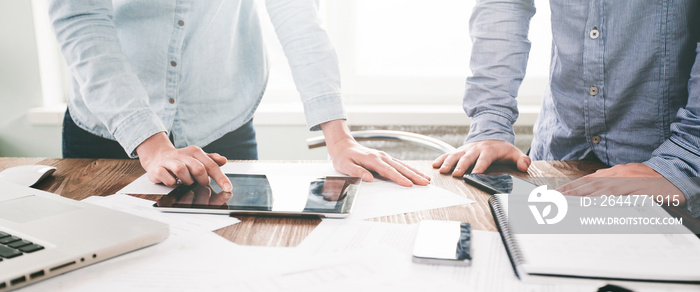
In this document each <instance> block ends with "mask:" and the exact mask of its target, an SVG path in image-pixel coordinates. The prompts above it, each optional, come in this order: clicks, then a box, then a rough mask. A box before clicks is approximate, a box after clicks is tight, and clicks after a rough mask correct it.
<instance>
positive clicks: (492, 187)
mask: <svg viewBox="0 0 700 292" xmlns="http://www.w3.org/2000/svg"><path fill="white" fill-rule="evenodd" d="M463 178H464V181H465V182H466V183H468V184H470V185H472V186H475V187H477V188H479V189H481V190H482V191H484V192H487V193H489V194H492V195H493V194H511V193H513V190H517V191H518V192H520V193H527V194H529V193H530V192H531V191H532V190H534V189H535V188H536V187H537V185H535V184H533V183H531V182H529V181H526V180H524V179H522V178H519V177H517V176H513V175H510V174H507V173H489V174H483V173H471V174H465V175H464V176H463Z"/></svg>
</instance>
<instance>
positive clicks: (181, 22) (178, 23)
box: [177, 20, 185, 26]
mask: <svg viewBox="0 0 700 292" xmlns="http://www.w3.org/2000/svg"><path fill="white" fill-rule="evenodd" d="M177 25H179V26H184V25H185V22H184V21H182V20H178V21H177Z"/></svg>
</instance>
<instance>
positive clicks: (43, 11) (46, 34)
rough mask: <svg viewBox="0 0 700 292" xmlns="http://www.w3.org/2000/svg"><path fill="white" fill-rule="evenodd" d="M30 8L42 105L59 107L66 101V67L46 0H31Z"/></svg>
mask: <svg viewBox="0 0 700 292" xmlns="http://www.w3.org/2000/svg"><path fill="white" fill-rule="evenodd" d="M32 9H33V15H34V29H35V35H36V44H37V52H38V54H39V55H38V58H39V72H40V78H41V90H42V95H43V97H44V106H45V107H60V106H63V105H64V104H65V103H66V83H67V81H66V80H67V77H68V75H67V74H68V73H67V72H68V69H67V67H66V62H65V60H64V59H63V56H62V55H61V51H60V50H59V48H58V44H57V42H56V37H55V36H54V33H53V30H52V29H51V24H50V21H49V15H48V11H49V4H48V1H46V0H32Z"/></svg>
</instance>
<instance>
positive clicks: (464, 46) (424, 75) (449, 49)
mask: <svg viewBox="0 0 700 292" xmlns="http://www.w3.org/2000/svg"><path fill="white" fill-rule="evenodd" d="M474 3H475V1H474V0H467V1H465V0H432V1H425V0H354V1H333V0H321V2H320V8H319V12H320V14H321V16H322V18H323V19H324V23H325V26H326V29H327V31H328V33H329V35H330V37H331V39H332V41H333V43H334V45H335V48H336V50H337V52H338V56H339V60H340V68H341V74H342V82H343V94H344V98H345V103H346V104H348V105H358V104H361V105H370V104H400V105H405V104H416V105H420V104H433V105H435V104H442V105H456V106H460V105H461V99H462V95H463V92H464V82H465V79H466V77H467V76H468V75H469V74H470V72H469V56H470V49H471V42H470V38H469V28H468V26H469V17H470V15H471V9H472V7H473V6H474ZM537 5H538V13H537V14H536V15H535V17H534V18H533V20H532V23H531V26H530V34H529V38H530V40H531V42H532V48H531V52H530V58H529V63H528V72H527V76H526V78H525V80H524V81H523V84H522V86H521V89H520V93H519V95H520V97H519V102H520V104H522V105H533V106H539V103H540V99H541V95H542V94H543V92H544V88H545V86H546V84H547V76H548V69H549V66H548V65H549V57H550V46H551V30H550V27H549V19H550V17H549V3H548V2H547V1H538V2H537ZM261 14H263V15H265V13H261ZM262 22H263V27H264V30H265V34H266V36H265V37H266V41H267V46H268V50H269V53H270V57H271V64H272V68H271V76H270V82H269V86H268V91H267V92H268V96H266V98H265V100H264V101H263V102H264V103H268V104H269V103H279V102H285V101H287V102H290V103H292V102H298V101H297V100H294V99H296V98H297V94H296V92H295V90H294V84H293V82H292V78H291V76H290V73H289V72H290V70H289V68H288V66H287V61H286V59H285V58H284V53H283V52H282V49H281V46H280V45H279V41H277V39H276V36H275V35H274V31H273V30H272V26H271V24H270V23H269V20H267V19H263V21H262Z"/></svg>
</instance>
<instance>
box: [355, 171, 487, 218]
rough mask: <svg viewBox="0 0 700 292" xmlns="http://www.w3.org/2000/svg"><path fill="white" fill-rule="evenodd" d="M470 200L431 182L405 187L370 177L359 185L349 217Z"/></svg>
mask: <svg viewBox="0 0 700 292" xmlns="http://www.w3.org/2000/svg"><path fill="white" fill-rule="evenodd" d="M472 203H474V201H473V200H470V199H467V198H466V197H463V196H460V195H457V194H455V193H452V192H450V191H446V190H444V189H442V188H439V187H436V186H434V185H427V186H417V185H416V186H412V187H410V188H409V187H402V186H400V185H397V184H396V183H393V182H388V181H381V180H374V181H373V182H370V183H366V182H363V183H362V184H361V185H360V190H359V192H358V196H357V198H356V199H355V205H354V206H353V208H352V212H351V213H350V217H349V219H355V220H361V219H367V218H374V217H382V216H389V215H395V214H404V213H410V212H416V211H422V210H430V209H437V208H445V207H450V206H456V205H464V204H472Z"/></svg>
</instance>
